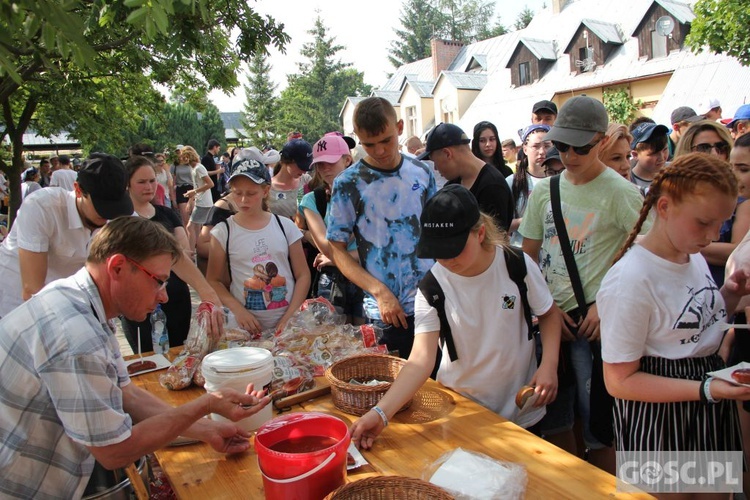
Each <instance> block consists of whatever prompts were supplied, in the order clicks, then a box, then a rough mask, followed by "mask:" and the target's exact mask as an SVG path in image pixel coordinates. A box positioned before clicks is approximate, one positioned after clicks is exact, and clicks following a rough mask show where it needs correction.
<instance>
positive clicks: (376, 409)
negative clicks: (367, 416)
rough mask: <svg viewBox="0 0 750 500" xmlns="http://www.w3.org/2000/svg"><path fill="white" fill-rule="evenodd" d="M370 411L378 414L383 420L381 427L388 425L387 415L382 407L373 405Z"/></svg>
mask: <svg viewBox="0 0 750 500" xmlns="http://www.w3.org/2000/svg"><path fill="white" fill-rule="evenodd" d="M372 411H374V412H375V413H377V414H378V415H380V418H381V419H382V420H383V427H388V417H386V416H385V412H384V411H383V409H382V408H380V407H379V406H373V407H372Z"/></svg>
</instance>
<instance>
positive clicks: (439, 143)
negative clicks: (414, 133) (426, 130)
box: [417, 123, 471, 160]
mask: <svg viewBox="0 0 750 500" xmlns="http://www.w3.org/2000/svg"><path fill="white" fill-rule="evenodd" d="M470 142H471V139H469V136H468V135H466V133H464V131H463V130H461V128H460V127H458V126H457V125H453V124H452V123H440V124H439V125H438V126H437V127H435V128H434V129H432V132H430V135H428V136H427V144H426V145H425V150H424V153H422V154H421V155H419V156H417V159H418V160H423V159H425V158H427V159H429V158H430V154H432V153H434V152H435V151H437V150H438V149H443V148H447V147H450V146H458V145H460V144H469V143H470Z"/></svg>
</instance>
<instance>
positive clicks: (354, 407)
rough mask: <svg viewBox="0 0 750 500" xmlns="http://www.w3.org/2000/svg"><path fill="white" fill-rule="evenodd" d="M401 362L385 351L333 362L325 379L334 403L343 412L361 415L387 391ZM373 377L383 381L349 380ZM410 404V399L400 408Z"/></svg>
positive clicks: (400, 366)
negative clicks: (370, 383)
mask: <svg viewBox="0 0 750 500" xmlns="http://www.w3.org/2000/svg"><path fill="white" fill-rule="evenodd" d="M404 363H405V361H404V360H403V359H401V358H396V357H394V356H388V355H385V354H359V355H356V356H350V357H348V358H344V359H342V360H339V361H337V362H335V363H333V364H332V365H331V366H329V367H328V369H327V370H326V378H327V379H328V381H329V382H330V383H331V398H332V399H333V404H334V405H335V406H336V408H338V409H339V410H341V411H344V412H346V413H351V414H352V415H364V414H365V413H367V412H368V411H370V408H372V407H373V406H375V405H376V404H378V401H380V398H382V397H383V395H384V394H385V393H386V392H388V389H390V387H391V383H392V382H393V381H394V380H396V376H397V375H398V372H399V371H401V368H402V367H403V366H404ZM374 379H375V380H382V381H384V383H382V384H378V385H360V384H352V383H351V382H350V381H351V380H356V381H357V382H368V381H371V380H374ZM410 405H411V400H409V402H408V403H406V404H405V405H404V406H403V407H402V408H401V409H400V410H399V411H403V410H405V409H407V408H408V407H409V406H410Z"/></svg>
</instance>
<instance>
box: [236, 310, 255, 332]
mask: <svg viewBox="0 0 750 500" xmlns="http://www.w3.org/2000/svg"><path fill="white" fill-rule="evenodd" d="M232 312H233V313H234V318H235V319H236V320H237V324H238V325H239V326H240V328H242V329H243V330H246V331H248V332H250V333H255V334H257V333H260V323H259V322H258V320H257V318H256V317H255V316H253V313H251V312H250V311H248V310H247V309H245V308H244V307H243V308H241V309H237V310H236V311H232Z"/></svg>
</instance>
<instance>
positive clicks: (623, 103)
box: [602, 87, 643, 123]
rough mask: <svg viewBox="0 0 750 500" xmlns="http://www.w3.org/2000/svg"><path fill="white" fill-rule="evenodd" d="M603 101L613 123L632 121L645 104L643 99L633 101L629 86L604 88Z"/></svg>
mask: <svg viewBox="0 0 750 500" xmlns="http://www.w3.org/2000/svg"><path fill="white" fill-rule="evenodd" d="M602 102H603V103H604V107H605V108H606V109H607V114H608V115H609V121H610V122H612V123H630V122H632V121H633V120H634V119H635V115H636V113H637V112H638V111H639V110H640V109H641V106H643V102H642V101H640V100H639V101H633V98H632V97H631V95H630V91H629V89H628V87H610V88H607V89H604V93H603V95H602Z"/></svg>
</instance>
